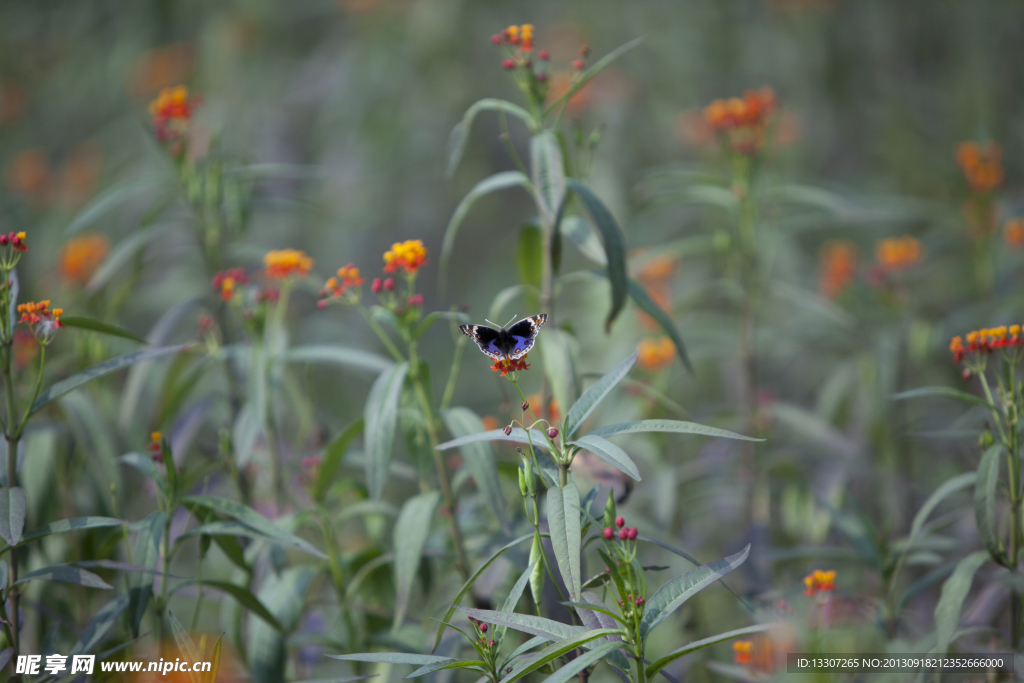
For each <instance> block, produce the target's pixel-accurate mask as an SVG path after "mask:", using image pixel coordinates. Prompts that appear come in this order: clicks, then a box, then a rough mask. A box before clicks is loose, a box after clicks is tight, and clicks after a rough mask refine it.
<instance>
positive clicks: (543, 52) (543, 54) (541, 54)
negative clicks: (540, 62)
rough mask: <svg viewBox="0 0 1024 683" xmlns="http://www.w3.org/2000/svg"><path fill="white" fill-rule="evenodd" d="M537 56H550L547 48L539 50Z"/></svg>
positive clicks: (542, 57)
mask: <svg viewBox="0 0 1024 683" xmlns="http://www.w3.org/2000/svg"><path fill="white" fill-rule="evenodd" d="M537 56H538V57H540V58H541V59H547V58H548V57H550V55H549V54H548V51H547V50H541V51H540V53H539V54H538V55H537Z"/></svg>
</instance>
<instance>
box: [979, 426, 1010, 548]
mask: <svg viewBox="0 0 1024 683" xmlns="http://www.w3.org/2000/svg"><path fill="white" fill-rule="evenodd" d="M1001 454H1002V446H1000V445H998V444H997V445H994V446H989V448H988V449H987V450H986V451H985V453H984V454H982V456H981V462H980V463H979V464H978V472H977V480H976V484H975V487H974V519H975V523H976V524H977V526H978V533H979V534H981V540H982V542H983V543H984V544H985V549H986V550H988V552H989V555H991V556H992V559H994V560H995V561H996V562H999V563H1000V564H1004V563H1005V560H1006V553H1005V552H1004V551H1003V542H1002V541H1001V540H1000V538H999V517H998V512H997V506H996V504H997V502H998V499H997V497H996V491H997V489H998V486H999V464H1000V455H1001Z"/></svg>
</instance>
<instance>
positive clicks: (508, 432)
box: [505, 425, 512, 436]
mask: <svg viewBox="0 0 1024 683" xmlns="http://www.w3.org/2000/svg"><path fill="white" fill-rule="evenodd" d="M511 433H512V425H509V426H507V427H505V436H508V435H509V434H511Z"/></svg>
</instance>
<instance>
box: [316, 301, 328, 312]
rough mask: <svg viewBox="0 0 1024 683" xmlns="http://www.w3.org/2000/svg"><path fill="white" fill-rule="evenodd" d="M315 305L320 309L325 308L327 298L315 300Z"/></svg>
mask: <svg viewBox="0 0 1024 683" xmlns="http://www.w3.org/2000/svg"><path fill="white" fill-rule="evenodd" d="M316 307H317V308H319V309H320V310H321V311H322V310H324V309H325V308H327V300H326V299H320V301H317V302H316Z"/></svg>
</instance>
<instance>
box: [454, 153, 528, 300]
mask: <svg viewBox="0 0 1024 683" xmlns="http://www.w3.org/2000/svg"><path fill="white" fill-rule="evenodd" d="M512 187H521V188H523V189H525V190H526V191H527V192H531V194H532V188H533V186H532V185H531V184H530V179H529V178H527V177H526V174H524V173H522V172H520V171H502V172H501V173H495V174H494V175H492V176H490V177H487V178H484V179H483V180H481V181H480V182H479V183H477V184H476V185H474V186H473V189H472V190H470V191H469V193H468V194H467V195H466V196H465V197H463V198H462V201H461V202H459V205H458V206H457V207H455V213H453V214H452V217H451V220H449V221H448V227H447V228H445V231H444V239H443V240H442V242H441V258H440V262H439V266H438V270H439V273H438V278H439V281H438V291H439V292H440V293H441V296H443V295H444V291H445V289H446V285H447V277H448V262H449V260H450V259H451V255H452V249H453V248H454V247H455V236H456V235H457V234H458V232H459V228H460V227H461V226H462V221H463V220H465V218H466V214H468V213H469V210H470V209H471V208H473V205H474V204H475V203H476V201H477V200H478V199H480V198H481V197H483V196H484V195H487V194H490V193H491V192H497V191H498V190H507V189H509V188H512Z"/></svg>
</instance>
